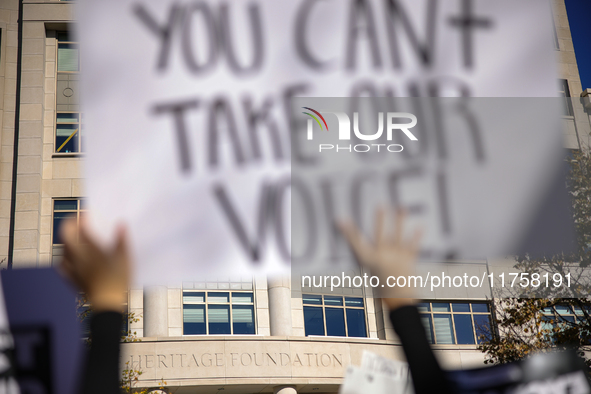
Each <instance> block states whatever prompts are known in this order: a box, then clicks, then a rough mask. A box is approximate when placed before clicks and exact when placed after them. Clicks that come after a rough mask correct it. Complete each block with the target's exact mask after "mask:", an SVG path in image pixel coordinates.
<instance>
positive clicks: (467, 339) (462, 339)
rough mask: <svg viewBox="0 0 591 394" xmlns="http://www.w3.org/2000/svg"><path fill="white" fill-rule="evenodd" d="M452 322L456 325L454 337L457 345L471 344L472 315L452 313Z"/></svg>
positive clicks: (472, 333)
mask: <svg viewBox="0 0 591 394" xmlns="http://www.w3.org/2000/svg"><path fill="white" fill-rule="evenodd" d="M454 305H455V304H454ZM454 324H455V325H456V339H457V343H458V345H473V344H474V329H473V328H472V316H470V315H454Z"/></svg>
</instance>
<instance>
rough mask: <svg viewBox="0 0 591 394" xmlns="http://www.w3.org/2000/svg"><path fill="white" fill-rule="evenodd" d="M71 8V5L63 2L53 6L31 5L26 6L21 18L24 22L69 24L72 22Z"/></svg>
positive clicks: (43, 4) (50, 4)
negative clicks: (48, 21)
mask: <svg viewBox="0 0 591 394" xmlns="http://www.w3.org/2000/svg"><path fill="white" fill-rule="evenodd" d="M73 7H74V5H73V4H71V3H70V2H65V1H62V2H57V3H53V4H52V3H32V4H27V5H26V6H25V8H24V9H23V17H24V19H25V20H34V21H46V20H50V21H56V22H59V21H61V22H71V21H72V20H74V13H73Z"/></svg>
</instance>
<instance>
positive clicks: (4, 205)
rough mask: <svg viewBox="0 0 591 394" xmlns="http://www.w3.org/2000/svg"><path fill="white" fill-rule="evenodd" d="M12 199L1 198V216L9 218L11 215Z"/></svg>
mask: <svg viewBox="0 0 591 394" xmlns="http://www.w3.org/2000/svg"><path fill="white" fill-rule="evenodd" d="M10 206H11V201H10V200H0V218H8V217H9V216H10Z"/></svg>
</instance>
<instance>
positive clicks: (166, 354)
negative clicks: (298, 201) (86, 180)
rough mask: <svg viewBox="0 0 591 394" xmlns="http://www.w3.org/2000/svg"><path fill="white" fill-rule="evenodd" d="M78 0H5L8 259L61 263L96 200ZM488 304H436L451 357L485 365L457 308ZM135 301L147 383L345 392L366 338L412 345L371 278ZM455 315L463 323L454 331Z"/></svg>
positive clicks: (575, 113)
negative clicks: (68, 226) (64, 221)
mask: <svg viewBox="0 0 591 394" xmlns="http://www.w3.org/2000/svg"><path fill="white" fill-rule="evenodd" d="M554 3H555V11H554V16H555V27H556V42H555V44H556V50H557V51H556V54H557V57H558V59H559V65H560V68H559V73H560V75H559V76H558V78H559V79H560V81H561V84H560V86H561V89H562V90H561V91H562V93H563V94H564V95H565V96H570V97H574V98H578V97H579V96H580V95H581V94H582V93H583V89H582V86H581V82H580V79H579V74H578V69H577V64H576V59H575V53H574V49H573V44H572V39H571V35H570V30H569V25H568V18H567V14H566V8H565V5H564V2H563V1H562V0H555V1H554ZM73 7H74V4H72V3H71V2H67V1H52V0H22V1H21V2H19V0H2V1H0V125H1V130H0V131H1V134H0V137H1V138H0V261H2V265H1V268H6V267H7V266H8V265H9V264H10V265H11V266H12V267H13V268H21V267H44V266H50V265H52V264H55V263H56V262H57V261H59V257H60V254H61V245H60V240H59V237H58V235H57V233H56V231H55V229H56V228H57V227H58V225H59V221H60V220H61V218H63V217H65V216H66V215H71V214H74V215H77V217H79V216H80V215H82V214H83V212H84V209H85V207H84V202H83V201H84V200H83V197H84V189H83V179H82V166H83V163H84V129H83V114H81V113H80V112H79V109H78V106H77V94H78V91H77V89H78V75H79V71H80V68H81V67H82V68H83V65H80V64H79V61H78V60H77V59H78V57H77V54H78V45H77V43H76V42H75V41H73V39H72V36H71V35H70V34H69V31H71V29H72V26H73V24H74V23H75V19H74V12H73ZM86 50H88V49H86ZM573 102H574V103H575V105H571V106H569V105H568V104H565V106H566V108H565V116H564V123H565V146H566V147H567V148H570V149H581V148H584V147H589V146H590V143H589V141H590V138H591V136H590V130H591V129H590V126H589V114H588V113H587V112H585V109H584V107H583V106H580V105H576V103H577V102H578V99H575V100H573ZM15 135H16V136H17V138H16V139H15ZM15 155H16V156H15ZM483 264H484V263H483ZM446 304H447V306H446ZM483 305H485V299H484V298H482V297H481V298H470V297H466V295H464V296H458V298H457V299H449V300H436V302H432V303H427V304H425V305H423V309H422V310H423V312H424V316H425V319H427V320H428V321H429V322H430V324H431V332H432V334H431V335H432V336H433V335H434V337H433V338H432V339H433V341H434V342H435V344H434V348H435V349H436V352H437V355H438V357H440V359H441V360H442V362H443V364H444V365H445V366H446V367H448V368H466V367H473V366H477V365H482V363H483V355H482V354H481V353H480V352H478V351H477V350H476V344H475V343H474V344H458V342H466V340H460V336H461V335H464V334H460V333H459V331H458V329H457V328H456V323H455V320H453V319H452V316H455V315H456V314H457V315H458V316H460V315H462V316H468V317H465V318H460V317H458V318H457V321H458V322H459V321H461V319H468V320H469V321H470V322H473V325H472V329H473V330H474V322H476V321H477V320H478V319H481V318H483V319H488V318H489V317H487V316H490V312H486V311H485V309H486V307H483ZM128 307H129V311H130V312H133V313H135V316H137V317H139V318H140V319H139V321H137V322H133V323H131V325H130V329H131V331H133V332H136V333H137V336H138V337H139V338H140V339H141V342H135V343H127V344H125V345H124V351H123V353H124V354H123V359H122V362H123V363H125V362H127V361H129V362H131V363H132V365H133V366H134V368H137V369H138V370H141V371H142V372H143V374H142V375H141V376H140V379H139V382H138V383H137V387H156V386H158V385H159V383H160V382H161V380H162V379H163V380H164V381H166V382H167V390H169V391H170V392H175V393H218V392H223V393H240V394H248V393H259V392H263V393H271V392H273V393H281V394H293V393H296V392H299V393H319V394H320V393H336V392H337V391H338V387H339V384H340V382H341V381H342V376H343V374H344V372H345V370H346V367H347V366H348V365H350V364H357V365H359V364H360V362H361V357H362V354H363V351H364V350H369V351H372V352H375V353H378V354H381V355H384V356H387V357H391V358H397V359H403V356H402V353H401V350H400V348H399V346H398V345H397V341H396V336H395V334H394V332H393V330H392V328H391V326H390V324H389V321H388V317H387V312H386V311H385V309H384V307H383V306H382V303H381V301H380V300H379V299H377V298H374V297H373V294H371V292H364V291H363V290H361V289H356V290H348V291H345V293H343V294H334V293H328V292H323V291H321V290H318V289H312V288H302V287H300V286H299V285H292V283H291V281H290V280H289V278H283V279H273V278H241V277H238V278H234V277H231V276H228V277H227V278H218V280H216V281H213V282H203V283H197V282H195V283H194V282H192V283H182V284H178V286H176V287H154V288H149V289H132V290H131V291H130V292H129V304H128ZM446 308H447V309H446ZM482 308H485V309H482ZM455 312H457V313H455ZM206 315H207V316H208V319H209V320H208V323H207V324H206V323H205V322H206V320H205V316H206ZM445 316H447V317H445ZM482 316H484V317H482ZM448 317H449V319H448ZM216 319H217V320H216ZM450 319H451V320H450ZM454 319H455V317H454ZM452 320H453V322H452ZM335 322H336V323H335ZM341 322H342V324H341ZM442 322H443V323H445V324H448V323H449V324H451V325H450V326H449V330H448V331H446V329H445V328H442V327H444V326H442V325H441V324H442ZM320 323H322V324H320ZM437 324H439V326H437ZM458 326H459V323H458ZM438 327H439V328H438ZM437 330H439V331H437ZM441 330H443V331H441ZM334 333H337V335H331V334H334ZM433 333H434V334H433ZM437 333H439V337H437V335H438V334H437ZM343 334H344V335H343ZM444 334H446V335H447V336H446V335H444ZM476 334H477V333H476V332H473V333H472V335H473V336H472V340H471V341H473V342H476V341H477V339H476V337H475V335H476ZM436 337H437V338H436ZM467 341H468V342H470V340H467Z"/></svg>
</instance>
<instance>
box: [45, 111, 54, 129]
mask: <svg viewBox="0 0 591 394" xmlns="http://www.w3.org/2000/svg"><path fill="white" fill-rule="evenodd" d="M43 125H44V126H45V127H53V126H54V125H55V111H54V110H52V109H50V110H45V111H44V112H43Z"/></svg>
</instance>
